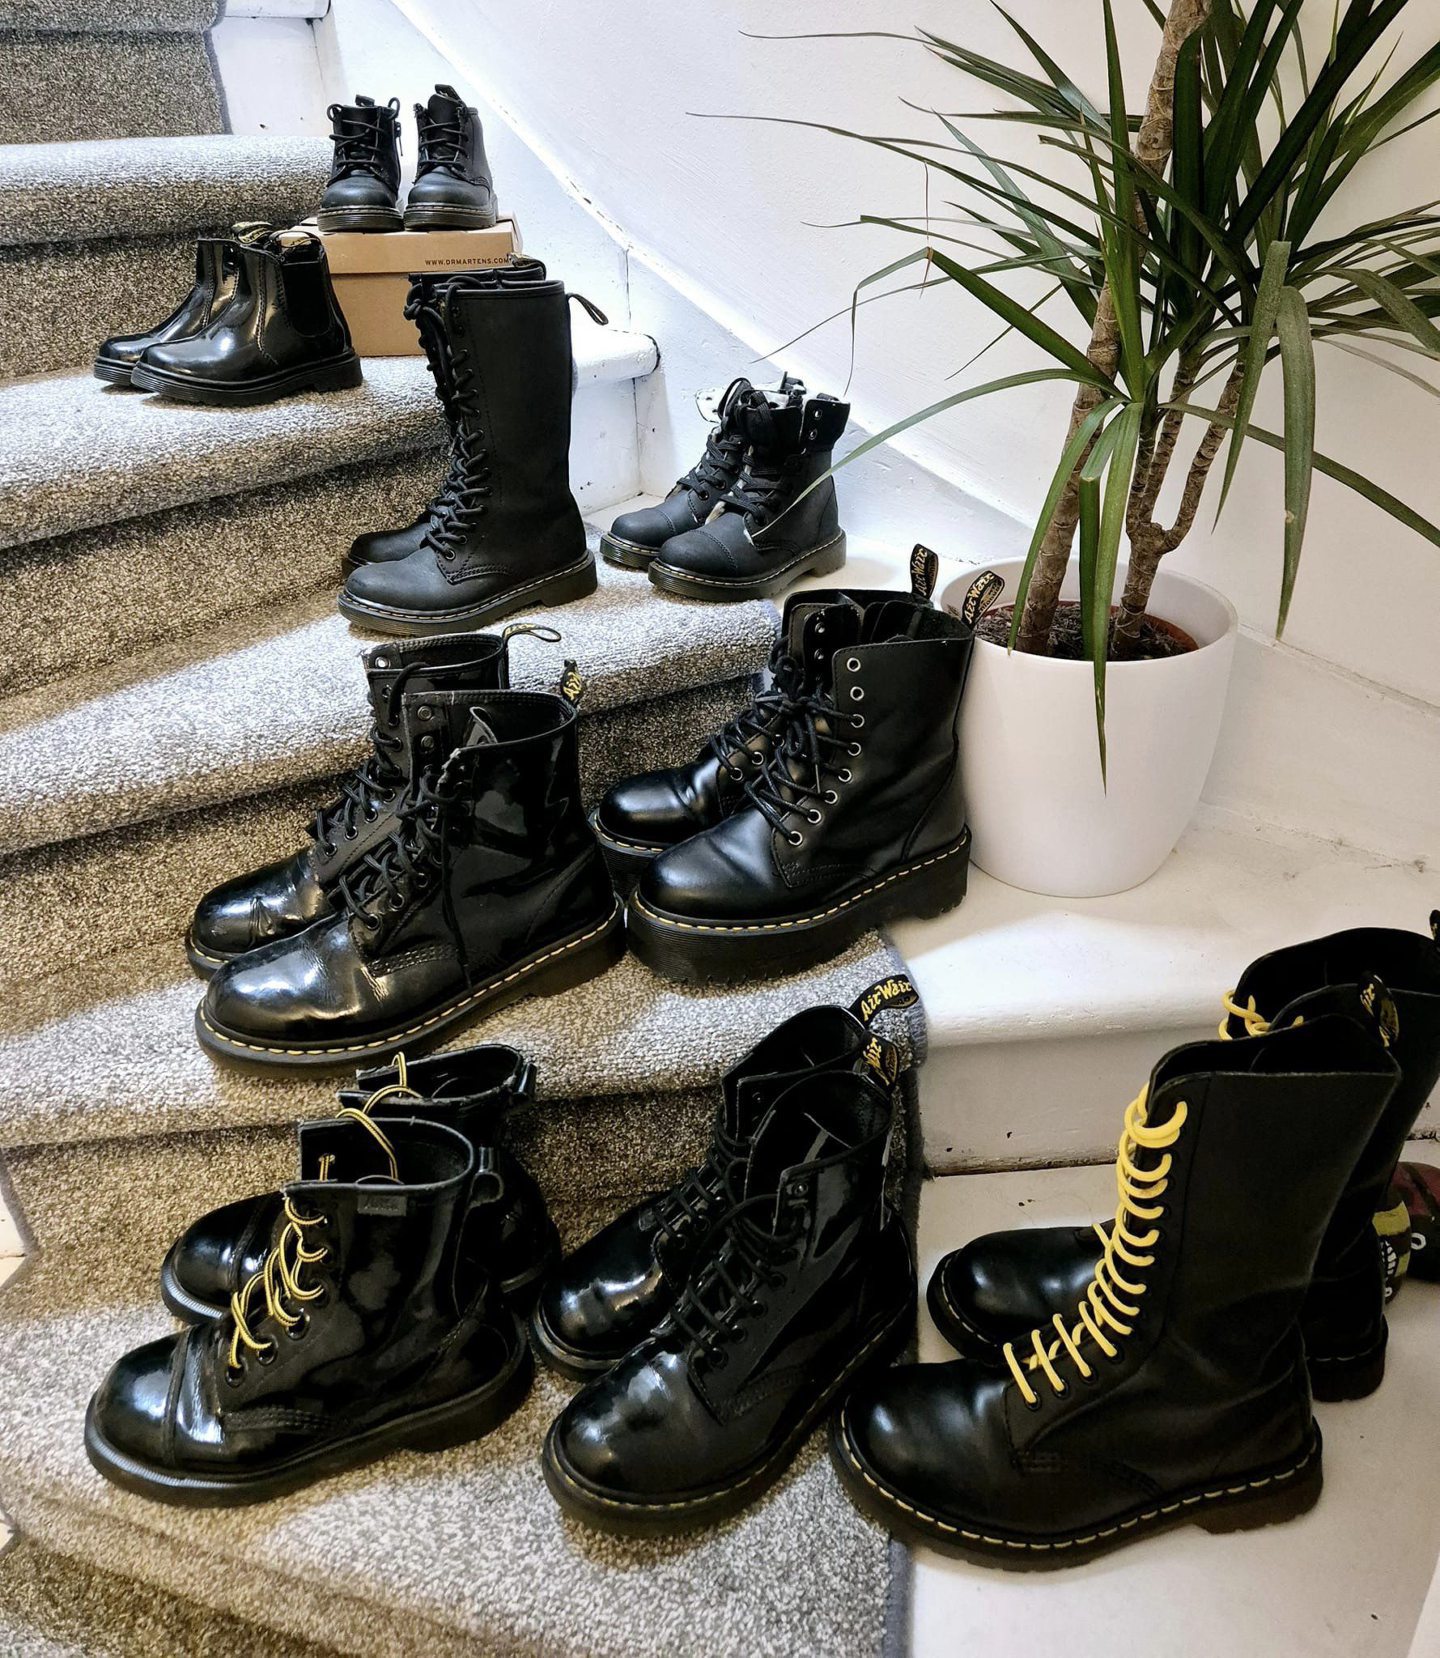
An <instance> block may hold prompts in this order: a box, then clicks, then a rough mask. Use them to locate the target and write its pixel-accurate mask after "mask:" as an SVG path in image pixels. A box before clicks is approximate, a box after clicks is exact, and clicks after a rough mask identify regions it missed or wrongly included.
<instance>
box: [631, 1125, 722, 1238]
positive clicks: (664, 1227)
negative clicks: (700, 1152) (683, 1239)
mask: <svg viewBox="0 0 1440 1658" xmlns="http://www.w3.org/2000/svg"><path fill="white" fill-rule="evenodd" d="M745 1150H746V1148H745V1147H744V1145H742V1144H741V1143H740V1142H738V1141H736V1140H732V1139H731V1138H730V1136H729V1135H728V1134H726V1133H725V1131H724V1129H723V1128H722V1129H719V1130H717V1132H716V1136H715V1143H714V1144H712V1145H711V1147H710V1150H709V1151H708V1152H707V1153H706V1156H705V1161H704V1162H703V1163H701V1164H700V1166H699V1167H698V1168H695V1169H691V1171H690V1172H689V1174H687V1175H686V1176H685V1177H684V1179H682V1180H680V1181H679V1182H677V1184H676V1185H674V1186H672V1187H671V1188H670V1190H669V1191H668V1192H662V1193H661V1194H660V1196H659V1197H657V1198H656V1199H655V1201H654V1203H652V1204H651V1205H650V1208H649V1211H648V1214H647V1216H646V1217H644V1218H643V1220H642V1225H648V1228H649V1229H652V1230H653V1231H654V1232H655V1233H656V1236H657V1241H658V1240H659V1239H662V1238H666V1237H674V1236H677V1235H679V1234H680V1233H683V1232H686V1231H689V1230H690V1229H692V1228H693V1227H697V1226H700V1225H709V1224H710V1223H711V1222H713V1220H714V1219H715V1211H716V1206H717V1205H718V1204H720V1203H722V1202H723V1201H724V1199H725V1196H726V1192H727V1185H726V1182H727V1180H728V1179H729V1176H730V1171H731V1170H732V1169H733V1168H734V1167H735V1165H736V1164H737V1163H738V1162H739V1161H740V1160H741V1159H742V1158H743V1157H744V1155H745Z"/></svg>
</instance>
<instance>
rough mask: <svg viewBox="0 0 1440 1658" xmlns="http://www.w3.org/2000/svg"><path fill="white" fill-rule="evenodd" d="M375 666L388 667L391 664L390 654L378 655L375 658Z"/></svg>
mask: <svg viewBox="0 0 1440 1658" xmlns="http://www.w3.org/2000/svg"><path fill="white" fill-rule="evenodd" d="M375 666H376V667H377V668H388V667H389V666H390V658H389V657H388V656H377V657H376V658H375Z"/></svg>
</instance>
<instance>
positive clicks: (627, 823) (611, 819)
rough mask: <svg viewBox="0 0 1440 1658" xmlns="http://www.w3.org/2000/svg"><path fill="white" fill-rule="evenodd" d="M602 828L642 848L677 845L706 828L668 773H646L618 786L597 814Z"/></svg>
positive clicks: (612, 790) (606, 796)
mask: <svg viewBox="0 0 1440 1658" xmlns="http://www.w3.org/2000/svg"><path fill="white" fill-rule="evenodd" d="M595 821H596V822H597V823H598V825H599V826H600V828H601V829H602V830H603V831H604V832H605V833H606V834H607V835H611V836H613V837H614V838H615V839H617V840H622V841H633V842H635V843H636V844H637V845H640V846H647V847H650V846H674V845H675V844H676V843H677V842H679V841H682V840H687V839H688V838H689V837H690V836H691V835H694V834H698V833H699V831H700V830H701V829H703V828H704V827H705V825H704V824H703V823H700V822H698V821H697V820H696V818H695V816H694V814H693V813H692V812H691V811H690V809H689V807H688V806H687V805H686V803H685V802H684V801H683V800H682V799H681V798H680V796H679V794H678V793H677V792H676V789H675V781H674V778H673V777H672V776H671V774H670V773H669V772H663V771H662V772H645V773H643V774H641V775H640V776H639V777H627V778H626V779H625V780H624V781H623V782H620V783H617V784H616V785H615V786H614V787H613V788H612V789H611V790H610V791H609V792H608V793H607V794H606V795H605V798H604V799H603V800H602V801H601V802H600V808H599V810H598V811H597V812H596V814H595Z"/></svg>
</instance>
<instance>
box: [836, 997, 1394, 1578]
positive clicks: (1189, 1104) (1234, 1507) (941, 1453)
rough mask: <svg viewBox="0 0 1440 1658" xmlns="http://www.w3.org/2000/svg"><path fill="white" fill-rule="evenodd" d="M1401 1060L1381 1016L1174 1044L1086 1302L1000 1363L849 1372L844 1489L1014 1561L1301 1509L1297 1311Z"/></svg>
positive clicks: (907, 1531) (953, 1540) (1304, 1415)
mask: <svg viewBox="0 0 1440 1658" xmlns="http://www.w3.org/2000/svg"><path fill="white" fill-rule="evenodd" d="M1398 1074H1399V1073H1398V1068H1397V1067H1396V1065H1395V1062H1394V1060H1393V1059H1392V1058H1391V1057H1390V1054H1389V1052H1388V1051H1387V1049H1386V1047H1385V1045H1384V1043H1383V1041H1382V1040H1381V1037H1380V1032H1379V1030H1378V1029H1377V1028H1376V1025H1375V1024H1374V1022H1372V1021H1367V1022H1366V1023H1365V1024H1361V1023H1359V1022H1357V1021H1356V1020H1353V1019H1349V1018H1347V1017H1345V1016H1343V1015H1337V1014H1326V1015H1322V1016H1321V1017H1319V1018H1317V1019H1314V1020H1310V1021H1307V1022H1306V1023H1305V1024H1303V1025H1298V1026H1290V1027H1287V1028H1285V1029H1282V1030H1275V1031H1272V1032H1271V1033H1270V1034H1268V1035H1266V1036H1260V1037H1256V1038H1255V1039H1254V1040H1253V1041H1249V1042H1231V1043H1220V1042H1202V1043H1196V1044H1194V1045H1192V1046H1190V1047H1184V1048H1177V1049H1175V1050H1173V1051H1172V1052H1171V1053H1169V1054H1167V1055H1166V1057H1165V1058H1164V1059H1162V1060H1161V1061H1160V1063H1159V1064H1158V1065H1157V1066H1156V1067H1155V1070H1154V1072H1153V1073H1152V1075H1151V1078H1150V1082H1149V1085H1148V1087H1147V1088H1146V1089H1145V1090H1144V1091H1142V1093H1141V1094H1140V1096H1139V1098H1138V1099H1136V1100H1135V1101H1134V1102H1133V1103H1132V1104H1131V1106H1130V1107H1129V1109H1128V1110H1127V1112H1126V1114H1125V1130H1124V1133H1123V1135H1122V1136H1121V1139H1120V1153H1119V1159H1118V1162H1117V1165H1116V1179H1117V1184H1118V1186H1119V1192H1120V1203H1119V1207H1118V1209H1117V1211H1116V1218H1115V1224H1114V1228H1113V1230H1112V1232H1111V1234H1110V1237H1109V1240H1108V1242H1107V1245H1106V1250H1105V1254H1104V1255H1103V1256H1102V1258H1101V1260H1100V1262H1099V1263H1098V1265H1097V1266H1096V1268H1095V1271H1094V1274H1093V1276H1092V1279H1091V1281H1090V1283H1089V1285H1088V1286H1087V1288H1086V1290H1085V1293H1084V1295H1083V1296H1082V1297H1081V1299H1080V1302H1079V1305H1078V1310H1076V1311H1072V1313H1071V1314H1070V1315H1069V1316H1057V1317H1056V1318H1055V1319H1054V1320H1053V1322H1051V1323H1050V1324H1048V1325H1043V1326H1041V1327H1039V1328H1037V1329H1036V1330H1034V1331H1032V1332H1031V1334H1030V1335H1029V1336H1028V1337H1026V1338H1025V1340H1023V1341H1016V1342H1013V1343H1011V1344H1009V1345H1008V1346H1007V1347H1006V1348H1005V1350H1004V1364H1003V1368H1002V1369H1001V1370H999V1371H995V1370H991V1369H987V1368H986V1367H984V1366H982V1365H976V1364H972V1363H969V1362H968V1361H966V1360H963V1359H962V1360H958V1361H956V1362H954V1363H951V1364H940V1365H904V1366H901V1367H900V1368H899V1369H896V1370H891V1371H889V1372H888V1373H886V1374H884V1375H882V1376H879V1377H877V1378H875V1379H874V1380H872V1381H870V1382H868V1383H866V1384H864V1385H862V1386H860V1387H859V1388H857V1389H856V1390H855V1392H854V1393H853V1394H852V1395H851V1397H850V1399H849V1400H848V1401H847V1402H846V1404H845V1405H844V1407H843V1409H842V1411H841V1414H840V1419H839V1421H838V1423H837V1424H836V1428H835V1433H834V1437H833V1441H832V1450H833V1453H834V1459H835V1465H836V1467H837V1469H838V1470H839V1473H840V1476H841V1479H842V1480H843V1481H844V1483H845V1487H846V1489H847V1491H848V1492H849V1493H850V1496H851V1497H852V1498H853V1500H854V1501H855V1502H856V1504H857V1505H858V1506H859V1507H860V1508H861V1509H862V1510H864V1512H866V1513H868V1514H870V1515H871V1516H872V1517H873V1518H875V1519H877V1520H879V1522H880V1523H881V1524H882V1525H884V1526H887V1527H888V1528H889V1529H890V1530H891V1531H892V1532H894V1533H895V1534H896V1535H897V1536H898V1537H901V1538H903V1539H905V1540H907V1541H911V1542H922V1543H927V1544H929V1545H931V1546H932V1547H937V1548H941V1549H946V1550H952V1551H955V1552H958V1553H961V1554H966V1555H970V1556H973V1557H974V1558H975V1559H977V1560H982V1561H988V1562H991V1563H996V1562H998V1563H1000V1564H1003V1565H1005V1566H1008V1567H1024V1566H1056V1565H1066V1564H1070V1563H1072V1562H1075V1561H1078V1560H1083V1559H1087V1558H1089V1557H1091V1556H1093V1555H1097V1554H1102V1553H1104V1552H1106V1551H1107V1550H1109V1549H1112V1548H1117V1547H1119V1546H1120V1545H1122V1544H1124V1543H1127V1542H1131V1541H1133V1540H1134V1539H1135V1538H1137V1537H1143V1536H1145V1535H1147V1534H1148V1533H1150V1532H1152V1531H1158V1530H1162V1529H1164V1528H1165V1527H1167V1526H1172V1525H1179V1524H1183V1523H1185V1522H1186V1521H1194V1522H1196V1523H1197V1524H1199V1525H1201V1526H1204V1527H1205V1529H1206V1530H1209V1531H1231V1530H1240V1529H1244V1528H1246V1527H1250V1526H1258V1525H1267V1524H1269V1523H1270V1522H1272V1521H1275V1520H1283V1519H1289V1518H1290V1517H1292V1516H1294V1515H1296V1514H1301V1513H1303V1512H1304V1511H1305V1510H1306V1509H1308V1508H1309V1507H1310V1506H1311V1505H1312V1504H1313V1503H1314V1502H1315V1500H1316V1498H1317V1497H1318V1496H1319V1493H1320V1479H1321V1474H1320V1433H1319V1430H1318V1429H1317V1427H1316V1426H1315V1421H1314V1417H1313V1416H1312V1414H1311V1409H1310V1387H1309V1380H1308V1376H1307V1372H1306V1366H1305V1351H1304V1341H1303V1337H1302V1335H1301V1330H1300V1306H1301V1302H1302V1301H1303V1299H1304V1296H1305V1289H1306V1286H1307V1284H1308V1283H1309V1280H1310V1274H1311V1271H1312V1269H1313V1267H1314V1264H1315V1256H1316V1253H1317V1251H1318V1250H1319V1247H1320V1240H1321V1237H1322V1236H1323V1234H1324V1231H1325V1227H1326V1224H1327V1223H1328V1221H1329V1218H1330V1215H1331V1214H1332V1212H1333V1211H1334V1208H1335V1204H1336V1202H1337V1201H1338V1199H1339V1197H1340V1194H1341V1192H1342V1190H1343V1189H1344V1185H1345V1180H1346V1177H1347V1175H1348V1174H1349V1171H1350V1170H1351V1168H1353V1167H1354V1165H1355V1161H1356V1159H1357V1157H1359V1155H1360V1153H1361V1151H1362V1149H1363V1148H1364V1146H1365V1143H1366V1141H1367V1140H1368V1138H1369V1136H1370V1135H1371V1134H1372V1133H1373V1132H1374V1131H1375V1128H1376V1125H1377V1124H1378V1123H1379V1121H1380V1118H1381V1116H1382V1114H1383V1112H1384V1110H1385V1106H1386V1102H1387V1101H1388V1099H1389V1097H1390V1094H1391V1092H1392V1091H1393V1089H1394V1086H1395V1081H1396V1078H1397V1076H1398Z"/></svg>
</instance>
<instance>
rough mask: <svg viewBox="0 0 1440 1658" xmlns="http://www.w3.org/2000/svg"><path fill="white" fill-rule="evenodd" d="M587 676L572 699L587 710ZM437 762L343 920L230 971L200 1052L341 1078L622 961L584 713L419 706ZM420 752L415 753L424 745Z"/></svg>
mask: <svg viewBox="0 0 1440 1658" xmlns="http://www.w3.org/2000/svg"><path fill="white" fill-rule="evenodd" d="M578 679H579V676H578V674H574V671H573V668H572V669H570V670H568V671H567V675H566V681H567V686H569V687H571V688H572V689H573V690H574V694H575V695H576V696H577V697H578V695H579V688H578V684H577V683H576V682H578ZM403 701H404V713H403V719H404V723H405V727H406V729H407V730H427V731H428V734H430V735H433V737H434V739H435V741H434V745H433V748H432V749H430V750H429V751H428V752H429V753H431V754H433V756H434V759H433V762H432V763H431V764H429V765H428V766H427V767H426V769H425V771H424V774H423V775H422V777H421V779H420V781H419V783H418V786H417V787H416V788H415V789H414V790H413V791H412V792H411V793H410V794H409V795H408V796H407V799H406V801H405V804H404V805H403V806H402V808H401V810H400V812H399V814H398V816H397V819H396V822H395V824H394V827H393V828H392V829H391V831H390V833H389V835H388V836H387V837H386V839H384V840H383V841H381V842H379V843H377V844H376V845H375V846H373V847H372V848H371V850H370V851H369V852H367V853H366V855H365V856H364V858H363V859H362V860H361V861H360V863H359V864H358V865H357V866H355V867H354V868H352V869H350V870H347V871H346V873H345V874H344V875H343V876H342V877H341V878H340V880H339V881H338V882H337V884H336V887H335V891H334V894H333V900H332V901H333V903H334V914H333V915H332V916H330V917H328V918H322V919H321V920H319V921H316V922H314V923H313V924H312V925H311V926H309V927H307V928H306V929H305V930H304V931H303V932H300V933H295V934H293V935H292V936H291V937H290V938H284V939H279V940H277V941H276V942H275V943H273V944H267V945H264V946H263V947H262V948H260V949H259V950H252V951H251V952H250V953H249V955H247V956H242V957H241V958H240V959H239V960H238V961H233V962H230V963H229V964H228V965H227V966H225V967H222V968H221V969H220V971H219V972H218V973H217V974H216V975H215V977H214V978H213V979H212V980H211V981H210V986H209V990H208V991H207V993H206V996H205V999H204V1001H203V1002H202V1003H201V1005H200V1007H199V1008H198V1009H197V1011H196V1016H195V1027H196V1034H197V1035H198V1037H199V1039H200V1042H201V1044H202V1046H204V1047H205V1048H207V1049H209V1050H210V1051H211V1052H212V1053H216V1054H219V1055H221V1056H222V1057H224V1058H227V1059H232V1060H237V1061H241V1062H243V1063H248V1064H254V1065H264V1066H280V1067H284V1068H288V1069H294V1068H297V1067H320V1068H330V1069H334V1068H337V1067H340V1066H347V1065H354V1064H363V1063H364V1062H366V1061H367V1060H370V1059H371V1058H372V1057H376V1056H379V1055H380V1054H382V1053H389V1052H393V1051H394V1050H395V1049H396V1048H398V1047H405V1048H407V1049H408V1048H410V1047H411V1046H412V1045H413V1046H415V1047H420V1046H422V1045H426V1044H431V1043H434V1042H435V1041H437V1040H438V1039H439V1038H440V1037H441V1036H442V1035H443V1034H444V1032H445V1031H446V1030H448V1029H449V1028H450V1027H451V1026H453V1025H456V1024H458V1023H460V1022H461V1021H468V1020H469V1019H471V1018H473V1017H475V1016H476V1015H478V1014H480V1013H483V1012H489V1011H491V1010H493V1009H495V1008H499V1007H505V1006H508V1005H509V1004H510V1003H511V1002H515V1001H519V1000H520V999H521V998H522V997H525V996H530V995H552V994H555V993H557V992H559V991H562V990H568V989H570V988H571V987H572V986H574V985H576V984H579V983H581V982H583V981H584V980H586V979H590V978H594V977H595V975H596V974H598V973H603V972H604V971H605V969H606V968H607V967H609V966H610V965H611V964H612V963H613V962H615V961H617V960H618V959H619V957H620V956H621V954H623V952H624V947H625V945H624V933H623V928H622V925H621V920H620V910H619V904H618V902H617V900H616V898H615V893H614V889H613V888H612V886H611V884H610V877H609V875H608V874H607V873H606V870H605V860H604V859H603V858H602V857H601V855H600V849H599V847H598V846H596V844H595V837H594V835H593V834H592V833H591V832H590V825H589V823H588V822H587V821H586V818H585V811H584V807H583V806H582V805H581V802H580V774H579V762H578V753H577V745H576V733H575V708H574V704H573V702H572V701H570V700H568V699H567V697H565V696H559V695H552V694H550V693H547V692H540V691H486V692H474V691H467V692H456V691H445V692H441V693H411V692H407V693H406V694H405V696H404V699H403ZM423 741H424V739H423V738H422V739H421V742H422V743H423Z"/></svg>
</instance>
